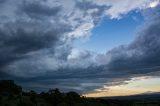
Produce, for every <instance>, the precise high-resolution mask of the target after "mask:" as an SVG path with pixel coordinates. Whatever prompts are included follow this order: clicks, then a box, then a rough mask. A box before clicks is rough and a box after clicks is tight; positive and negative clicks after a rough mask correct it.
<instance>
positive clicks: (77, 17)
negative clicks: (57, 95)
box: [0, 0, 160, 93]
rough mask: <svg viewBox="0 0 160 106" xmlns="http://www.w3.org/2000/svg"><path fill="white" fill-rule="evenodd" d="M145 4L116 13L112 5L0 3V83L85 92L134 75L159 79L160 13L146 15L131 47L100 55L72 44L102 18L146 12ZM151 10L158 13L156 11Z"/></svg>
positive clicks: (48, 1) (12, 0)
mask: <svg viewBox="0 0 160 106" xmlns="http://www.w3.org/2000/svg"><path fill="white" fill-rule="evenodd" d="M124 1H125V2H124V4H125V5H128V4H126V3H127V1H128V0H124ZM66 2H67V3H66ZM150 2H151V1H147V2H146V0H142V1H141V2H139V1H136V2H135V4H134V3H133V5H132V6H131V8H128V10H127V9H126V7H125V6H122V7H121V9H120V10H119V11H116V10H117V8H119V6H118V5H117V4H116V3H115V4H114V3H113V2H111V1H109V2H101V3H98V1H97V0H95V1H94V2H92V1H90V0H88V1H83V0H82V1H81V0H78V1H72V0H67V1H63V2H62V1H59V2H58V1H54V0H41V1H38V0H21V1H20V0H6V1H4V0H1V1H0V5H1V6H0V12H1V14H0V20H1V21H0V79H14V80H15V81H16V82H18V83H19V84H21V85H23V87H24V88H25V89H31V88H33V89H36V90H39V91H41V90H46V89H49V88H55V87H58V88H60V89H62V90H64V91H68V90H75V91H78V92H81V93H84V92H85V93H86V92H89V91H93V90H95V89H98V88H103V86H104V85H106V86H110V85H114V84H115V85H118V84H124V83H125V82H124V81H126V80H130V79H131V78H132V77H135V76H143V75H151V76H152V75H153V73H156V75H159V71H160V70H159V69H160V35H159V34H160V20H159V19H160V15H159V14H155V15H154V16H152V15H149V16H147V17H150V18H149V19H146V22H145V23H144V25H143V26H142V27H141V29H140V30H139V31H138V32H137V37H136V38H135V40H134V41H133V42H131V43H130V44H128V45H122V46H118V47H115V48H113V49H112V50H110V51H107V52H106V53H105V54H100V53H94V52H91V51H88V50H79V49H77V48H74V43H73V42H74V40H77V39H79V38H86V37H89V36H90V35H91V30H92V29H93V28H94V27H95V26H96V25H98V24H99V23H100V21H101V19H102V18H103V17H104V16H109V17H110V18H117V19H119V18H120V17H122V16H121V15H123V14H127V13H128V12H129V11H131V10H136V9H137V10H138V9H139V10H142V11H143V9H145V10H144V11H147V8H149V3H150ZM143 3H146V6H145V7H143V6H142V4H143ZM147 3H148V5H147ZM122 4H123V3H122ZM123 7H124V8H123ZM124 9H125V10H126V11H123V10H124ZM111 11H112V12H111ZM152 11H154V12H155V13H158V12H159V6H158V7H156V8H154V9H152ZM99 36H100V35H99ZM150 73H152V74H150ZM77 82H78V83H77Z"/></svg>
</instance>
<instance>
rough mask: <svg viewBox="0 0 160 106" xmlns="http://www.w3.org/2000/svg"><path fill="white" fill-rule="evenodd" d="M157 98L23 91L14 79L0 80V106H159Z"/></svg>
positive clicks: (56, 90) (52, 90) (55, 91)
mask: <svg viewBox="0 0 160 106" xmlns="http://www.w3.org/2000/svg"><path fill="white" fill-rule="evenodd" d="M159 100H160V99H157V100H152V101H144V100H143V101H142V100H113V99H102V98H87V97H84V96H81V95H79V94H78V93H76V92H73V91H72V92H67V93H62V92H60V91H59V89H57V88H56V89H50V90H49V91H48V92H41V93H39V94H38V93H36V92H35V91H30V92H23V91H22V88H21V87H20V86H18V85H16V84H14V81H11V80H9V81H6V80H5V81H4V80H3V81H0V106H160V102H159Z"/></svg>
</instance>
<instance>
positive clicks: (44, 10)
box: [21, 1, 61, 19]
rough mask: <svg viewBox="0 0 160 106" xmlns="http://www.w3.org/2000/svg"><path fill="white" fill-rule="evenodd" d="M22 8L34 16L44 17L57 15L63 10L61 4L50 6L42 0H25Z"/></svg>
mask: <svg viewBox="0 0 160 106" xmlns="http://www.w3.org/2000/svg"><path fill="white" fill-rule="evenodd" d="M21 9H22V11H23V12H25V13H26V14H27V15H29V16H30V17H32V18H39V19H41V18H43V17H47V16H52V17H56V15H58V12H59V11H60V10H61V7H60V6H56V7H49V6H47V5H45V4H44V3H42V2H40V1H34V2H25V1H24V3H23V5H21Z"/></svg>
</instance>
